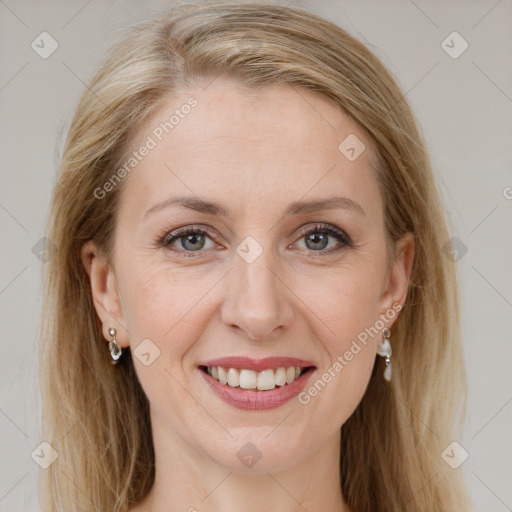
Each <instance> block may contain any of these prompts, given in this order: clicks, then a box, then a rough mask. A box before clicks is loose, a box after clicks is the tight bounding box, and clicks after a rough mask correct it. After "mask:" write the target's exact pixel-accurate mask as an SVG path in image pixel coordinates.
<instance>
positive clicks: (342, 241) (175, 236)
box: [158, 224, 353, 257]
mask: <svg viewBox="0 0 512 512" xmlns="http://www.w3.org/2000/svg"><path fill="white" fill-rule="evenodd" d="M298 237H299V239H304V240H305V243H306V250H307V249H309V250H310V252H317V253H320V254H331V253H333V252H338V251H340V250H343V249H345V248H346V247H353V244H352V241H351V240H350V238H349V237H348V235H346V234H345V233H344V232H343V231H341V230H338V229H336V228H334V227H332V226H330V225H328V224H316V225H313V226H308V227H306V228H305V229H303V230H301V231H300V233H299V234H298ZM213 238H215V234H214V233H213V232H212V231H211V230H210V229H208V228H205V227H198V226H188V227H185V228H180V229H177V230H176V231H172V232H170V233H167V234H165V235H164V236H163V238H161V240H160V241H159V244H158V245H159V246H160V247H166V248H167V249H169V250H170V251H172V252H174V253H176V254H177V255H179V256H185V257H191V256H192V257H193V256H196V255H195V254H194V253H199V252H201V251H202V249H213V248H214V247H215V243H214V242H213V240H212V239H213ZM329 238H334V239H335V240H337V242H338V243H337V244H335V246H334V247H329ZM208 240H209V241H210V246H208V244H207V242H208ZM176 242H178V243H177V246H176V245H174V244H175V243H176ZM326 248H327V250H325V249H326Z"/></svg>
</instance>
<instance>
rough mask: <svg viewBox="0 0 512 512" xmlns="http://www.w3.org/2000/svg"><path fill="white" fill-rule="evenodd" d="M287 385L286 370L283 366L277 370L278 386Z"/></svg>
mask: <svg viewBox="0 0 512 512" xmlns="http://www.w3.org/2000/svg"><path fill="white" fill-rule="evenodd" d="M285 384H286V368H284V367H283V366H281V367H280V368H278V369H277V370H276V386H284V385H285Z"/></svg>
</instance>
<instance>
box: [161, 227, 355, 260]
mask: <svg viewBox="0 0 512 512" xmlns="http://www.w3.org/2000/svg"><path fill="white" fill-rule="evenodd" d="M189 233H201V234H205V235H208V237H209V238H210V239H212V240H213V241H215V238H216V237H217V234H216V233H215V232H214V231H213V230H212V229H211V228H210V227H208V226H206V225H201V224H193V225H187V226H183V227H181V228H177V229H174V230H172V231H166V232H165V234H164V236H162V237H160V238H159V240H160V241H159V244H158V245H159V247H164V248H168V249H169V250H170V251H172V252H174V253H179V254H182V255H186V256H193V255H194V253H198V254H200V253H201V252H205V251H204V250H198V251H186V250H183V249H171V248H169V246H170V244H171V243H172V242H175V241H176V240H179V239H180V238H181V237H183V236H186V235H187V234H189ZM311 233H326V234H328V235H330V236H333V237H334V238H336V239H337V240H338V242H339V243H341V247H335V248H331V249H329V250H326V251H323V250H322V251H313V250H310V251H309V252H310V253H312V254H314V253H315V252H318V254H319V255H322V254H324V255H328V254H332V253H337V252H339V251H341V250H343V249H344V248H346V247H350V248H353V247H354V245H353V242H352V240H351V238H350V237H349V236H348V235H347V234H346V233H345V232H344V231H342V230H341V229H339V228H336V227H335V226H333V225H331V224H326V223H322V222H317V223H313V224H311V223H309V224H307V225H305V226H303V227H301V228H300V229H299V231H298V233H297V234H296V235H295V238H297V241H298V240H300V239H301V238H302V237H304V236H306V235H308V234H311ZM295 243H297V242H294V243H293V244H291V245H294V244H295Z"/></svg>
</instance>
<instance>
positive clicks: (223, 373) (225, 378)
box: [217, 366, 228, 384]
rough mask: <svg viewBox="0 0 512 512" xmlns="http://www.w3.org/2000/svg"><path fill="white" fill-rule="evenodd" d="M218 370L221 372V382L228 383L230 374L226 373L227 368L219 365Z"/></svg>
mask: <svg viewBox="0 0 512 512" xmlns="http://www.w3.org/2000/svg"><path fill="white" fill-rule="evenodd" d="M217 370H218V372H219V382H220V383H221V384H227V383H228V374H227V373H226V370H224V368H222V366H219V367H218V368H217Z"/></svg>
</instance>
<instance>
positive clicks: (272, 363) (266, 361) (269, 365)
mask: <svg viewBox="0 0 512 512" xmlns="http://www.w3.org/2000/svg"><path fill="white" fill-rule="evenodd" d="M198 366H222V367H224V368H238V369H245V370H254V371H257V372H260V371H262V370H269V369H272V370H275V369H277V368H280V367H285V368H288V367H290V366H300V367H301V368H305V367H307V366H315V365H314V364H313V363H312V362H311V361H306V360H304V359H297V358H296V357H275V356H272V357H265V358H263V359H252V358H250V357H245V356H235V357H221V358H218V359H210V360H208V361H205V362H204V363H200V364H199V365H198Z"/></svg>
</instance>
